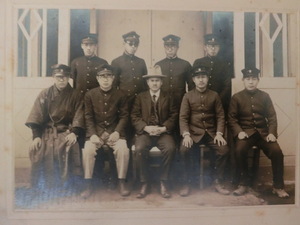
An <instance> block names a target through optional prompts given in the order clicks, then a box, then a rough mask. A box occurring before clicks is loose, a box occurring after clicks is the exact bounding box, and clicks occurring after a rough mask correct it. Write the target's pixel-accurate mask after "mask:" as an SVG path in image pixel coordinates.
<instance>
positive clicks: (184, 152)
mask: <svg viewBox="0 0 300 225" xmlns="http://www.w3.org/2000/svg"><path fill="white" fill-rule="evenodd" d="M189 150H190V148H187V147H185V146H184V145H183V144H181V145H180V148H179V154H180V156H181V157H184V156H185V155H187V154H188V152H189Z"/></svg>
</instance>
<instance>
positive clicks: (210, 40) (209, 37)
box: [204, 34, 220, 45]
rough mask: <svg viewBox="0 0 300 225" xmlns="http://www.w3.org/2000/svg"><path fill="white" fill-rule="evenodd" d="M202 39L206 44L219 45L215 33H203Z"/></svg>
mask: <svg viewBox="0 0 300 225" xmlns="http://www.w3.org/2000/svg"><path fill="white" fill-rule="evenodd" d="M204 41H205V44H206V45H219V44H220V39H219V37H218V36H217V35H215V34H206V35H204Z"/></svg>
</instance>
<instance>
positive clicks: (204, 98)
mask: <svg viewBox="0 0 300 225" xmlns="http://www.w3.org/2000/svg"><path fill="white" fill-rule="evenodd" d="M179 126H180V133H181V134H183V133H184V132H189V133H190V135H191V138H192V139H193V141H194V142H195V143H198V142H199V141H200V140H201V139H202V137H203V136H204V135H205V132H207V133H208V134H209V135H210V136H211V137H212V138H214V137H215V136H216V132H217V131H219V132H221V133H224V127H225V118H224V110H223V107H222V103H221V100H220V97H219V95H218V93H216V92H215V91H212V90H209V89H207V90H206V91H204V92H200V91H198V90H197V89H196V88H194V89H193V90H191V91H189V92H188V93H186V94H185V95H184V97H183V99H182V103H181V107H180V113H179Z"/></svg>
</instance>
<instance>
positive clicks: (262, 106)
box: [228, 89, 284, 189]
mask: <svg viewBox="0 0 300 225" xmlns="http://www.w3.org/2000/svg"><path fill="white" fill-rule="evenodd" d="M228 123H229V127H230V128H231V130H232V133H233V136H234V137H235V141H236V149H235V151H236V158H237V164H238V173H239V175H240V176H241V177H240V184H243V185H248V182H249V176H248V174H247V170H248V166H247V152H248V150H249V149H250V148H251V147H252V146H253V145H256V146H258V147H259V148H261V149H262V150H263V151H264V153H265V154H266V156H267V157H268V158H269V159H271V161H272V169H273V182H274V187H275V188H280V189H281V188H283V186H284V184H283V153H282V150H281V148H280V146H279V145H278V143H277V142H267V141H266V137H267V136H268V134H273V135H274V136H275V137H277V119H276V112H275V109H274V107H273V103H272V100H271V98H270V96H269V95H268V94H267V93H266V92H264V91H261V90H258V89H257V90H255V91H251V92H250V91H247V90H246V89H245V90H243V91H240V92H238V93H236V94H235V95H233V97H232V99H231V102H230V107H229V111H228ZM242 131H244V132H246V133H247V135H248V136H249V138H246V139H242V140H240V139H238V137H237V136H238V134H239V133H240V132H242Z"/></svg>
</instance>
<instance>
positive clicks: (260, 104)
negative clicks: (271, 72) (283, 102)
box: [228, 89, 277, 137]
mask: <svg viewBox="0 0 300 225" xmlns="http://www.w3.org/2000/svg"><path fill="white" fill-rule="evenodd" d="M228 123H229V126H230V128H231V130H232V133H233V135H234V136H237V135H238V134H239V133H240V132H241V131H245V132H246V133H247V134H248V136H251V135H252V134H254V133H255V132H257V131H258V132H259V133H260V134H261V136H262V137H266V136H267V135H268V134H270V133H271V134H273V135H275V137H277V118H276V112H275V109H274V106H273V103H272V100H271V98H270V96H269V94H267V93H266V92H264V91H261V90H259V89H256V90H255V91H252V92H251V91H247V90H246V89H244V90H243V91H240V92H238V93H236V94H234V95H233V96H232V99H231V102H230V106H229V111H228Z"/></svg>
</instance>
